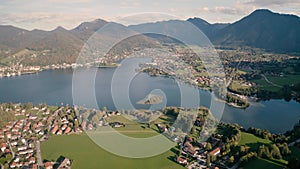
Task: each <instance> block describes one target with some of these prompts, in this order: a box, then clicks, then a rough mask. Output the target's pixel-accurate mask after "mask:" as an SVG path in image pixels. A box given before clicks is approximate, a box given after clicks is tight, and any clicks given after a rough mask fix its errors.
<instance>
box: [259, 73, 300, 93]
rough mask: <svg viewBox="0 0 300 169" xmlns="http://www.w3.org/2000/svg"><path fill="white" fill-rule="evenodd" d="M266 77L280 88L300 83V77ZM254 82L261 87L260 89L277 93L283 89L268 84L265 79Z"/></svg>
mask: <svg viewBox="0 0 300 169" xmlns="http://www.w3.org/2000/svg"><path fill="white" fill-rule="evenodd" d="M266 77H267V78H268V80H269V81H271V82H273V83H274V84H277V85H279V86H284V85H291V84H297V83H300V75H284V76H283V77H273V76H266ZM253 82H255V83H257V84H258V86H260V88H261V89H263V90H268V91H274V92H276V91H278V90H280V89H281V88H280V87H277V86H274V85H272V84H270V83H268V82H267V81H266V80H265V79H264V78H261V79H259V80H253Z"/></svg>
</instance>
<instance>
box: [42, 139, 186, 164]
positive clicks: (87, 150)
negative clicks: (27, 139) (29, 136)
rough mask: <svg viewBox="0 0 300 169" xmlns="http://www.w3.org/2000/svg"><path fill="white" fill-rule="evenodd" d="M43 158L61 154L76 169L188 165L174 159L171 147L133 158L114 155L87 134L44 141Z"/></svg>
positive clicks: (55, 156)
mask: <svg viewBox="0 0 300 169" xmlns="http://www.w3.org/2000/svg"><path fill="white" fill-rule="evenodd" d="M41 149H42V158H43V159H45V160H51V161H56V160H57V159H58V158H59V157H60V156H65V157H68V158H70V159H71V160H73V164H72V168H74V169H81V168H85V169H94V168H101V169H112V168H122V169H140V168H143V169H170V168H172V169H183V168H184V167H182V166H180V165H178V164H177V163H175V162H173V161H171V160H170V158H172V157H173V156H174V155H175V153H174V152H173V151H175V150H172V151H171V150H170V151H168V152H166V153H164V154H161V155H158V156H155V157H151V158H145V159H129V158H124V157H120V156H117V155H114V154H111V153H109V152H107V151H105V150H103V149H101V148H100V147H98V146H97V145H96V144H95V143H94V142H93V141H92V140H90V139H89V137H88V136H87V135H85V134H80V135H62V136H52V137H51V138H50V140H48V141H46V142H44V143H42V145H41Z"/></svg>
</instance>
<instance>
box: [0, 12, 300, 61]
mask: <svg viewBox="0 0 300 169" xmlns="http://www.w3.org/2000/svg"><path fill="white" fill-rule="evenodd" d="M186 22H189V23H192V24H194V25H195V26H196V27H197V28H199V29H200V30H201V31H202V32H203V33H204V34H205V35H206V36H207V37H208V38H209V39H210V40H211V42H212V43H213V44H214V45H217V46H226V47H228V46H229V47H241V46H248V47H255V48H261V49H265V50H270V51H273V52H298V53H299V52H300V18H299V17H298V16H295V15H286V14H278V13H273V12H271V11H269V10H256V11H254V12H252V13H251V14H250V15H248V16H246V17H244V18H242V19H241V20H239V21H237V22H234V23H232V24H210V23H208V22H207V21H205V20H203V19H200V18H190V19H188V20H187V21H182V20H170V21H161V22H155V23H145V24H139V25H131V26H128V27H125V26H123V25H120V24H119V26H121V27H122V26H123V27H124V28H129V29H132V30H134V31H138V32H144V31H145V30H158V29H159V30H163V31H173V32H176V31H179V29H182V27H181V26H178V27H176V26H174V25H176V24H177V25H183V24H185V23H186ZM107 23H109V22H106V21H104V20H101V19H97V20H95V21H92V22H83V23H82V24H80V25H78V26H77V27H75V28H74V29H71V30H66V29H64V28H63V27H58V28H56V29H55V30H52V31H43V30H32V31H28V30H25V29H21V28H17V27H13V26H0V61H1V58H5V57H10V59H11V58H14V54H15V53H18V52H19V51H23V50H24V49H28V50H29V51H30V54H32V53H35V54H36V57H29V56H27V55H26V56H24V57H23V58H22V56H20V57H19V59H20V58H22V62H24V63H25V64H42V65H46V64H56V63H73V62H75V61H76V57H77V56H78V54H79V52H80V50H81V48H82V47H83V45H84V43H85V42H86V41H87V40H88V39H89V38H90V37H91V36H92V35H93V34H94V33H95V32H96V31H97V30H99V29H100V28H102V27H103V26H104V25H106V24H107ZM116 25H118V24H116ZM119 26H116V27H115V29H118V28H120V27H119ZM114 31H116V30H114ZM185 31H186V35H187V36H188V37H192V38H195V37H193V36H192V33H191V32H189V30H185ZM147 36H148V37H150V39H147V38H145V36H143V37H142V36H140V37H136V38H139V39H138V40H134V39H131V42H132V43H134V44H135V41H136V42H142V41H143V42H146V43H145V45H144V46H147V47H149V46H151V45H153V44H155V43H154V41H153V39H156V40H158V41H160V42H165V43H170V42H173V43H174V42H175V43H178V42H177V41H176V40H174V39H172V38H170V37H162V36H158V35H155V34H154V35H153V34H147ZM94 38H95V39H96V40H97V39H101V40H102V41H103V39H104V41H105V38H110V37H106V36H102V35H100V34H99V35H97V34H96V35H95V36H94ZM151 39H152V40H151ZM134 46H136V45H134ZM128 47H129V46H128V44H126V48H128ZM24 58H25V59H24ZM27 58H29V59H27Z"/></svg>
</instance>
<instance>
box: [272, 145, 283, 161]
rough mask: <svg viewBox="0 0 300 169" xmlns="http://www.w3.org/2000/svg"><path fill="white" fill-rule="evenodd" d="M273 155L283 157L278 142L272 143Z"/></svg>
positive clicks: (277, 157) (278, 157)
mask: <svg viewBox="0 0 300 169" xmlns="http://www.w3.org/2000/svg"><path fill="white" fill-rule="evenodd" d="M271 155H272V157H273V158H276V159H282V155H281V154H280V150H279V148H278V147H277V146H276V144H272V145H271Z"/></svg>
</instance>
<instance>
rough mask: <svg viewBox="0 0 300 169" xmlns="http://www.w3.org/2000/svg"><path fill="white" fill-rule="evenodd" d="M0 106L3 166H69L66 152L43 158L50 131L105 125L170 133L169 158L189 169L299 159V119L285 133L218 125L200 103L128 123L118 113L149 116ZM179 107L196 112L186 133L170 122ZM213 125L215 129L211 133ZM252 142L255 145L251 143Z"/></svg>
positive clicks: (64, 132)
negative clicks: (295, 150) (172, 143)
mask: <svg viewBox="0 0 300 169" xmlns="http://www.w3.org/2000/svg"><path fill="white" fill-rule="evenodd" d="M0 110H1V111H0V113H1V115H3V116H2V117H3V118H2V119H1V122H0V125H1V129H0V146H1V147H0V149H1V154H0V155H1V156H0V164H1V167H2V168H39V167H44V168H46V169H52V168H71V166H72V163H73V162H74V161H73V160H74V159H72V158H71V157H65V156H64V154H61V157H60V158H59V159H57V160H56V161H50V160H45V159H42V154H41V148H40V145H41V143H43V142H47V141H48V140H51V137H52V136H54V135H56V136H59V135H66V136H68V135H81V134H83V133H84V131H85V130H93V131H94V130H97V128H99V127H102V126H108V125H110V126H111V127H113V128H116V130H120V131H121V132H122V131H123V132H124V131H126V130H130V128H131V129H133V128H134V129H137V128H141V127H142V128H144V129H142V130H141V132H143V131H145V127H146V128H149V129H147V130H148V131H152V133H153V134H154V133H155V131H158V132H159V133H162V134H166V136H167V135H168V132H172V137H168V138H170V139H172V140H174V141H175V142H176V143H177V146H176V147H174V148H173V149H174V151H175V152H177V153H176V155H175V156H172V157H170V158H171V159H172V160H173V161H174V162H176V163H178V164H180V165H183V166H185V167H187V168H190V169H196V168H226V169H227V168H237V167H241V166H244V165H246V164H247V163H249V162H251V161H255V160H260V159H265V160H273V161H274V160H275V161H277V160H278V161H277V162H276V163H278V162H279V161H280V160H281V161H284V160H286V159H290V161H289V162H288V161H286V163H285V165H292V164H295V163H296V164H297V161H296V162H295V161H292V162H291V160H293V158H292V156H291V155H292V154H293V151H292V149H290V147H297V146H299V145H300V143H298V142H299V141H300V140H299V138H300V137H299V136H300V133H299V129H300V122H299V124H296V125H295V127H294V129H293V130H292V131H289V132H287V133H286V134H285V135H283V134H272V133H270V132H268V131H267V130H260V129H255V128H249V129H247V130H246V129H244V128H243V127H240V126H238V125H237V124H225V123H222V122H221V123H219V122H218V121H217V119H215V118H214V117H213V116H212V113H211V112H210V111H209V110H208V109H207V108H204V107H199V108H198V109H183V108H176V107H168V108H165V109H163V110H160V111H155V112H153V113H152V114H151V115H159V118H158V119H156V120H154V121H151V122H148V123H145V124H139V123H131V122H129V121H128V120H126V119H124V117H123V116H122V114H124V113H125V114H132V115H133V114H136V113H138V114H140V115H143V114H149V112H148V113H147V112H145V111H142V110H141V111H124V112H118V111H109V110H107V109H106V108H103V110H95V109H93V110H91V109H86V108H82V107H70V106H68V105H66V106H60V107H56V106H47V105H45V104H40V105H38V106H34V105H32V104H31V103H28V104H13V103H4V104H1V106H0ZM180 111H185V112H191V113H194V114H197V117H196V119H195V121H194V122H193V126H192V128H191V130H190V131H188V133H186V134H182V131H181V130H180V132H179V130H178V129H177V128H176V127H174V126H175V125H174V126H171V124H172V123H173V122H174V121H173V120H174V119H176V118H177V116H178V114H179V112H180ZM140 118H143V119H145V118H146V117H140ZM183 121H184V120H183ZM127 125H128V127H129V128H128V129H127ZM133 125H136V127H134V126H133ZM214 127H216V131H215V132H213V133H211V132H212V128H214ZM177 131H178V132H177ZM174 133H175V134H174ZM176 133H177V134H176ZM209 133H211V134H209ZM150 134H151V133H150ZM251 141H253V143H255V146H253V145H251V144H250V143H251ZM257 141H258V142H261V143H257ZM256 144H257V145H256ZM283 159H284V160H283ZM298 164H299V161H298Z"/></svg>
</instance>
